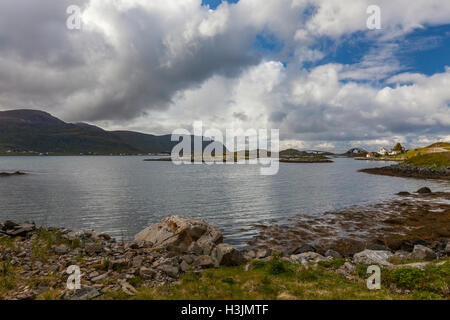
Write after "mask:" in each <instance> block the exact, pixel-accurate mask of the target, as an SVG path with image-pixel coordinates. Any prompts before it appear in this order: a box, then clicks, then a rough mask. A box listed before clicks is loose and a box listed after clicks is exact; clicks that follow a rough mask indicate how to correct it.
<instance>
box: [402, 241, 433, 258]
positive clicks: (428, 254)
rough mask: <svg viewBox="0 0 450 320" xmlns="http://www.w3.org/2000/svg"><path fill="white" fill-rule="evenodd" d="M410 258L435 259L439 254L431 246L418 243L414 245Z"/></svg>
mask: <svg viewBox="0 0 450 320" xmlns="http://www.w3.org/2000/svg"><path fill="white" fill-rule="evenodd" d="M408 258H409V259H411V260H434V259H436V258H437V255H436V253H435V252H434V251H433V250H431V249H430V248H427V247H425V246H422V245H420V244H418V245H415V246H414V249H413V252H411V253H410V254H409V256H408Z"/></svg>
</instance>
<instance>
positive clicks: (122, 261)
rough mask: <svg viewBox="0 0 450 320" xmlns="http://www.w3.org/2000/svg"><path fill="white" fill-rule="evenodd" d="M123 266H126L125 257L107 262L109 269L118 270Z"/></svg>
mask: <svg viewBox="0 0 450 320" xmlns="http://www.w3.org/2000/svg"><path fill="white" fill-rule="evenodd" d="M123 267H128V261H127V260H126V259H117V260H113V261H111V262H110V263H109V269H111V270H119V269H120V268H123Z"/></svg>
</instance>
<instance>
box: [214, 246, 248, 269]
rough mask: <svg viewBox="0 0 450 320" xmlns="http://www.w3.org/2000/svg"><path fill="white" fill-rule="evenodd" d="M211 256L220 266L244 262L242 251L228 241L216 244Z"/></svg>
mask: <svg viewBox="0 0 450 320" xmlns="http://www.w3.org/2000/svg"><path fill="white" fill-rule="evenodd" d="M211 256H212V257H213V258H214V259H215V260H217V262H218V263H219V265H221V266H239V265H241V264H243V263H244V262H245V258H244V256H243V254H242V252H241V251H239V250H238V249H236V248H235V247H233V246H232V245H230V244H228V243H221V244H218V245H217V246H216V247H215V248H214V250H213V252H212V253H211Z"/></svg>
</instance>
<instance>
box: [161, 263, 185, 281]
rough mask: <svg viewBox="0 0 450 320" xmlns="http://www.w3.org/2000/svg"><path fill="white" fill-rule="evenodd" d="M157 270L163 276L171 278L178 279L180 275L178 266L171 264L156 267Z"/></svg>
mask: <svg viewBox="0 0 450 320" xmlns="http://www.w3.org/2000/svg"><path fill="white" fill-rule="evenodd" d="M158 270H161V271H162V272H164V273H165V274H167V275H168V276H169V277H172V278H178V276H179V274H180V269H179V268H178V266H175V265H171V264H163V265H160V266H159V267H158Z"/></svg>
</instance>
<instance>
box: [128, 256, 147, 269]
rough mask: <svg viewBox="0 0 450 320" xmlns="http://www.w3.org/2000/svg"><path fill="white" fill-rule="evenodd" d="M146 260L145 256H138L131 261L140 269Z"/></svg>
mask: <svg viewBox="0 0 450 320" xmlns="http://www.w3.org/2000/svg"><path fill="white" fill-rule="evenodd" d="M144 260H145V258H144V257H143V256H136V257H134V258H133V260H132V261H131V264H132V266H133V267H136V268H139V267H141V266H142V264H143V263H144Z"/></svg>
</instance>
